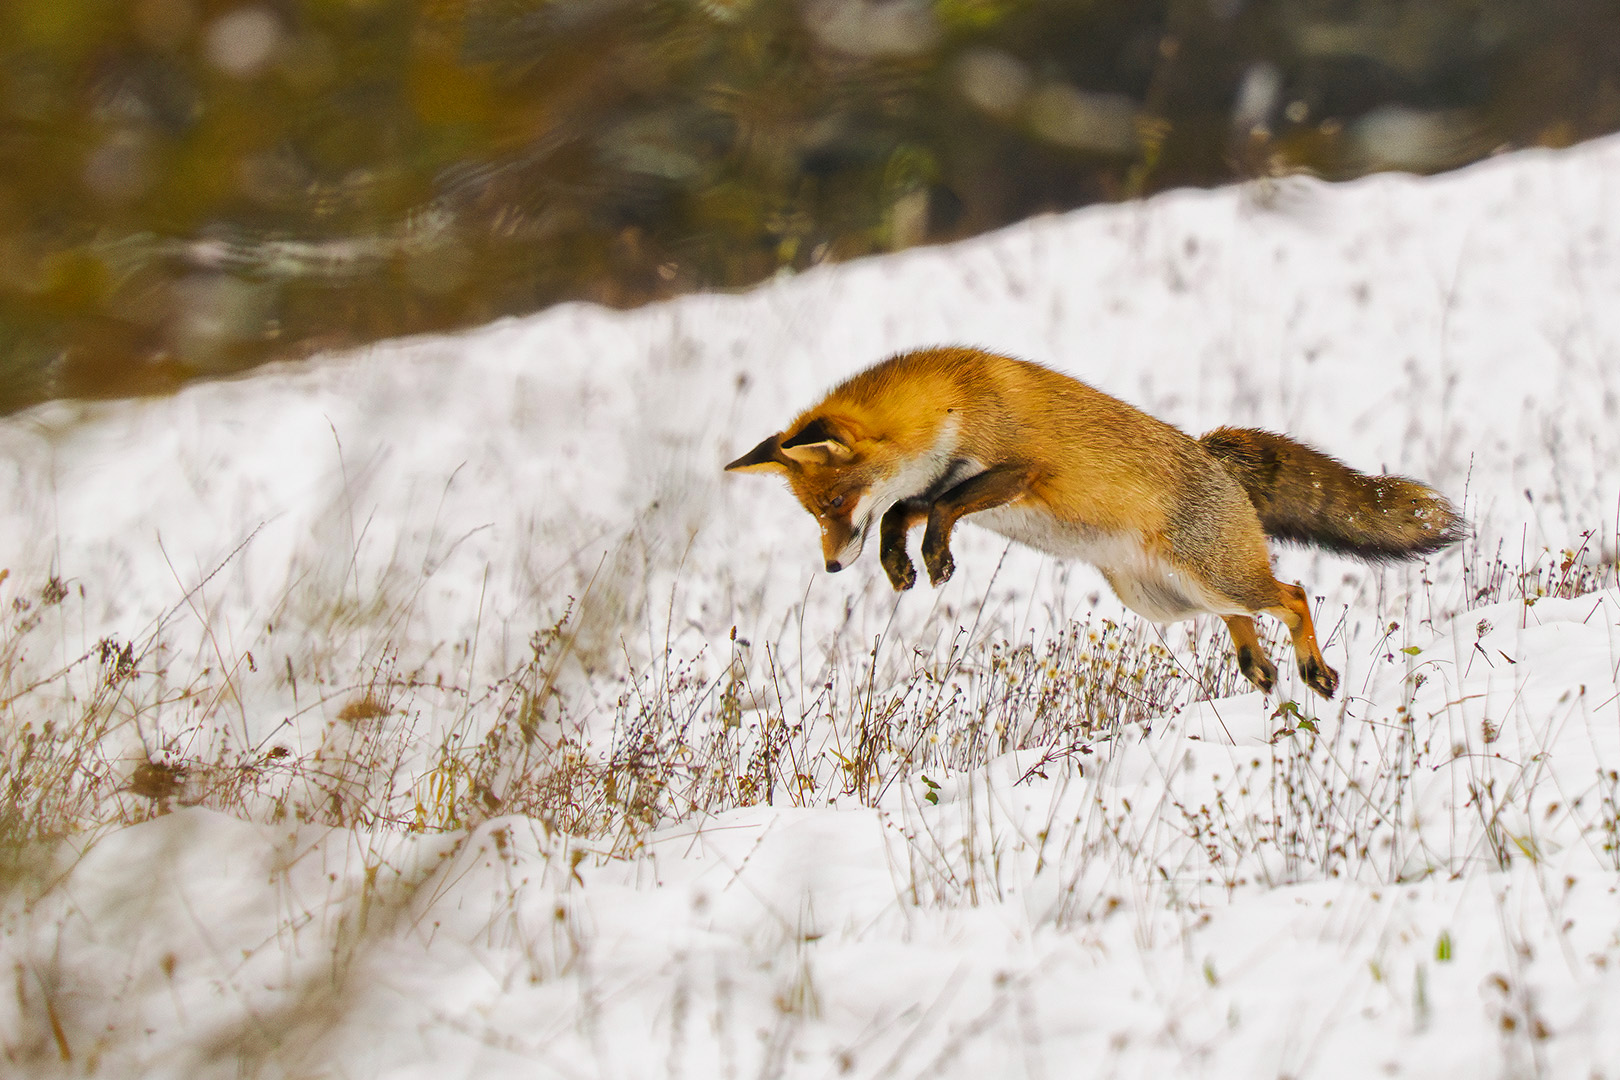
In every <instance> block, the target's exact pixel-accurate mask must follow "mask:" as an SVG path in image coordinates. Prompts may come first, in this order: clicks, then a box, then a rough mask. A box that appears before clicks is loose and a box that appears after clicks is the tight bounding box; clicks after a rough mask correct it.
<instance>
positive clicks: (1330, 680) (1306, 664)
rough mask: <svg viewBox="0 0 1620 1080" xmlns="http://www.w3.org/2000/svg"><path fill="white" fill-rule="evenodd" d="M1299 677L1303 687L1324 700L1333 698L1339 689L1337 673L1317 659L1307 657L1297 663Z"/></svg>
mask: <svg viewBox="0 0 1620 1080" xmlns="http://www.w3.org/2000/svg"><path fill="white" fill-rule="evenodd" d="M1299 677H1300V678H1302V679H1304V680H1305V685H1306V686H1308V687H1310V688H1311V689H1312V690H1315V691H1316V692H1317V693H1318V694H1321V695H1322V696H1323V697H1325V698H1330V697H1332V696H1333V691H1335V690H1337V689H1338V688H1339V673H1338V672H1337V671H1334V670H1333V669H1332V668H1330V667H1328V666H1327V664H1325V663H1323V662H1322V660H1321V659H1320V658H1319V657H1315V656H1307V657H1306V658H1305V659H1303V660H1301V661H1300V662H1299Z"/></svg>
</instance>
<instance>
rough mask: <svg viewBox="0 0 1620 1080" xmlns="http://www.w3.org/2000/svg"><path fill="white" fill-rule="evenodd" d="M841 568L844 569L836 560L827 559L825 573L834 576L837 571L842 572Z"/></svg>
mask: <svg viewBox="0 0 1620 1080" xmlns="http://www.w3.org/2000/svg"><path fill="white" fill-rule="evenodd" d="M843 568H844V564H843V563H841V562H839V561H838V560H837V559H828V560H827V573H829V574H836V573H838V571H840V570H842V569H843Z"/></svg>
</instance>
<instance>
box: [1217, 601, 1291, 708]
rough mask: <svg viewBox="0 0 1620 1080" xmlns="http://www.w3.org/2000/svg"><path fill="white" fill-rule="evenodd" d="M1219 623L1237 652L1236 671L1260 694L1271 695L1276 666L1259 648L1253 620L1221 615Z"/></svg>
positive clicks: (1242, 616)
mask: <svg viewBox="0 0 1620 1080" xmlns="http://www.w3.org/2000/svg"><path fill="white" fill-rule="evenodd" d="M1221 621H1222V622H1224V623H1226V630H1227V632H1228V633H1230V634H1231V635H1232V645H1233V647H1234V648H1235V649H1236V650H1237V666H1238V670H1239V671H1241V672H1242V673H1243V677H1244V678H1246V679H1248V680H1249V681H1250V682H1252V683H1254V685H1255V686H1257V687H1259V688H1260V692H1261V693H1263V694H1269V693H1271V688H1272V687H1273V686H1275V685H1276V684H1277V665H1276V664H1273V663H1272V662H1271V660H1270V658H1269V657H1267V656H1266V654H1265V650H1263V649H1262V648H1261V647H1260V637H1259V635H1258V634H1256V633H1255V631H1254V620H1253V619H1251V618H1250V617H1249V616H1247V615H1223V616H1221Z"/></svg>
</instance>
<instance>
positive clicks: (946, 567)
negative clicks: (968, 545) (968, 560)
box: [923, 548, 956, 587]
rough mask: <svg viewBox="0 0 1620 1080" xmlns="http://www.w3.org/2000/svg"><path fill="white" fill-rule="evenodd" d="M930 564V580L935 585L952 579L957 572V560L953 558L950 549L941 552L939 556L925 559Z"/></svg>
mask: <svg viewBox="0 0 1620 1080" xmlns="http://www.w3.org/2000/svg"><path fill="white" fill-rule="evenodd" d="M923 562H925V563H926V564H927V565H928V581H929V583H930V584H932V585H934V586H936V587H937V586H940V585H943V584H945V583H946V582H947V581H949V580H951V575H952V574H953V573H955V572H956V560H955V559H953V558H951V553H950V549H949V548H947V549H946V550H945V551H943V552H941V553H940V555H939V557H938V558H935V559H924V560H923Z"/></svg>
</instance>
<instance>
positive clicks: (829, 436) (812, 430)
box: [782, 418, 855, 465]
mask: <svg viewBox="0 0 1620 1080" xmlns="http://www.w3.org/2000/svg"><path fill="white" fill-rule="evenodd" d="M782 453H783V454H785V455H787V456H788V457H789V458H791V459H793V460H794V461H797V462H799V463H800V464H804V465H842V464H844V463H845V462H848V461H850V460H852V459H853V458H854V457H855V451H854V450H853V449H851V448H850V445H849V436H848V435H846V434H845V433H844V432H842V431H840V430H839V429H838V428H837V427H836V426H834V425H833V424H832V423H829V422H828V421H827V420H826V419H825V418H817V419H815V420H812V421H810V422H809V423H808V424H806V425H804V427H802V428H800V429H799V430H798V432H796V433H795V434H793V435H790V436H788V437H787V438H786V439H783V440H782Z"/></svg>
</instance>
